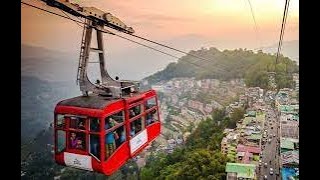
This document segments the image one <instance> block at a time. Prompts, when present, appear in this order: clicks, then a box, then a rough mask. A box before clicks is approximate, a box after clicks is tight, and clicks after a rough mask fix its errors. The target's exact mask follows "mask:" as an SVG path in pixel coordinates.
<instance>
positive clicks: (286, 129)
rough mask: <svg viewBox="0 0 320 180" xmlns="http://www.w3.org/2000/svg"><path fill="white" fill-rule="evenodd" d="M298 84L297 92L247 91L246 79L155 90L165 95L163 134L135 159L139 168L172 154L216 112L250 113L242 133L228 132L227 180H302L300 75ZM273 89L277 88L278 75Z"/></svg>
mask: <svg viewBox="0 0 320 180" xmlns="http://www.w3.org/2000/svg"><path fill="white" fill-rule="evenodd" d="M293 80H294V82H295V87H294V89H289V88H284V89H280V90H279V91H276V90H265V89H261V88H260V87H246V85H245V83H244V80H243V79H236V80H231V81H220V80H217V79H205V80H196V79H195V78H174V79H171V80H169V81H163V82H159V83H157V84H154V85H152V88H153V89H155V90H157V91H158V92H159V94H161V95H160V99H159V103H160V102H161V104H160V107H161V120H162V124H163V126H162V134H161V136H160V137H159V138H158V139H157V140H156V141H155V142H154V143H153V144H152V145H150V146H148V147H147V148H146V150H145V151H144V152H143V153H141V154H140V155H139V156H137V157H136V158H135V160H136V162H137V164H138V166H139V167H143V166H144V165H145V161H146V160H145V158H146V157H147V155H149V154H150V153H158V152H165V153H172V152H173V150H174V149H175V148H177V147H179V146H181V145H183V144H184V142H185V141H186V139H187V138H188V136H189V135H190V134H191V132H192V131H193V130H194V129H195V128H196V127H197V125H198V124H199V122H201V120H204V119H206V117H210V116H211V114H212V113H213V112H214V111H215V110H217V109H221V108H223V107H225V110H226V113H227V115H228V116H231V115H232V113H233V112H234V110H236V109H238V108H245V114H244V117H243V119H241V120H239V121H238V122H237V124H236V128H234V129H225V130H224V138H223V139H222V141H221V153H223V154H225V155H226V156H227V157H228V158H229V160H230V161H229V162H228V163H227V165H226V169H225V172H226V173H227V180H233V179H284V180H287V179H298V177H299V100H298V98H299V97H298V95H299V93H298V92H299V74H293ZM143 83H144V84H145V85H146V84H147V83H148V82H143ZM269 83H270V86H271V87H274V86H275V83H274V75H272V74H271V75H270V77H269Z"/></svg>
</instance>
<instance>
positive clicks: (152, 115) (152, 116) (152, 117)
mask: <svg viewBox="0 0 320 180" xmlns="http://www.w3.org/2000/svg"><path fill="white" fill-rule="evenodd" d="M156 121H158V113H157V110H155V109H153V110H151V111H150V112H149V113H147V115H146V125H147V126H148V125H150V124H152V123H154V122H156Z"/></svg>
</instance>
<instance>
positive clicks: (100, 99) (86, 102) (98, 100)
mask: <svg viewBox="0 0 320 180" xmlns="http://www.w3.org/2000/svg"><path fill="white" fill-rule="evenodd" d="M150 92H151V91H146V92H138V93H135V94H134V96H129V95H127V96H123V99H125V100H126V101H127V102H128V103H131V102H134V101H137V100H139V99H140V98H143V97H144V96H145V94H146V93H150ZM119 100H120V99H111V98H109V97H104V96H100V95H98V94H95V93H92V94H90V95H89V96H77V97H74V98H70V99H66V100H63V101H60V102H59V103H58V104H57V105H61V106H74V107H82V108H90V109H104V108H105V107H106V106H108V105H110V104H111V103H114V102H116V101H119Z"/></svg>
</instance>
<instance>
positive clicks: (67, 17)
mask: <svg viewBox="0 0 320 180" xmlns="http://www.w3.org/2000/svg"><path fill="white" fill-rule="evenodd" d="M21 3H22V4H25V5H28V6H31V7H33V8H36V9H39V10H42V11H45V12H48V13H51V14H54V15H57V16H60V17H63V18H66V19H69V20H71V21H74V22H76V23H77V24H78V23H81V24H84V25H86V23H84V22H82V21H77V20H74V19H72V18H70V17H69V16H63V15H60V14H57V13H54V12H52V11H48V10H46V9H43V8H39V7H37V6H34V5H31V4H28V3H25V2H21ZM78 25H79V26H80V27H82V26H81V25H80V24H78ZM88 26H90V25H88ZM102 32H104V31H102ZM104 33H106V32H104ZM109 34H110V33H109ZM111 34H113V35H116V36H118V37H120V35H117V34H115V33H111ZM126 34H127V33H126ZM129 35H132V34H129ZM132 36H134V37H137V38H140V39H142V40H146V41H149V42H152V43H155V44H157V45H160V46H163V47H166V48H169V49H172V50H175V51H178V52H181V53H184V54H186V55H190V56H192V57H195V58H198V59H201V60H205V61H207V62H209V61H210V60H208V59H205V58H202V57H199V56H196V55H193V54H190V53H186V52H184V51H181V50H178V49H176V48H172V47H169V46H167V45H164V44H161V43H157V42H155V41H152V40H149V39H146V38H143V37H140V36H137V35H132ZM121 37H122V36H121ZM122 38H123V39H126V40H129V41H131V42H134V43H137V44H139V45H142V46H144V47H147V48H150V49H152V50H155V51H157V52H160V53H163V54H166V55H168V56H170V57H174V58H177V59H180V58H179V57H177V56H174V55H171V54H169V53H166V52H163V51H161V50H158V49H155V48H153V47H150V46H147V45H144V44H142V43H139V42H136V41H133V40H130V39H128V38H125V37H122ZM185 61H186V60H185ZM186 62H188V63H190V64H193V65H195V66H198V67H202V66H199V65H198V64H195V63H192V62H190V61H186ZM202 68H206V67H202ZM224 68H225V66H224ZM220 70H222V71H226V70H223V69H220Z"/></svg>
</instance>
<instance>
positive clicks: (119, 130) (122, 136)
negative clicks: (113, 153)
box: [116, 126, 126, 148]
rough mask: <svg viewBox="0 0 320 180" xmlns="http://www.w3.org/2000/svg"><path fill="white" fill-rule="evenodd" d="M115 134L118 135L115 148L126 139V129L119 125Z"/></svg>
mask: <svg viewBox="0 0 320 180" xmlns="http://www.w3.org/2000/svg"><path fill="white" fill-rule="evenodd" d="M116 132H117V134H118V135H119V138H118V139H116V148H118V147H119V146H120V145H121V144H122V143H124V142H125V141H126V131H125V127H124V126H121V127H119V128H117V129H116Z"/></svg>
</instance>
